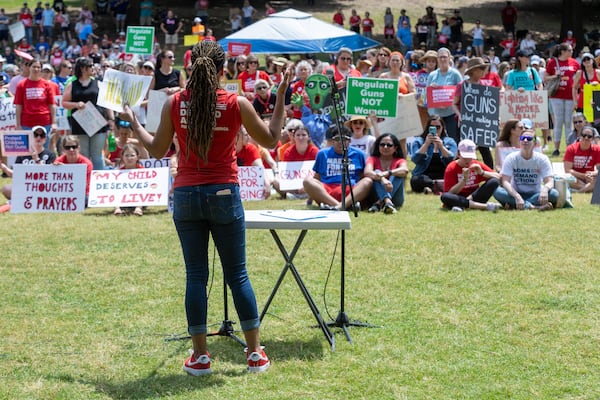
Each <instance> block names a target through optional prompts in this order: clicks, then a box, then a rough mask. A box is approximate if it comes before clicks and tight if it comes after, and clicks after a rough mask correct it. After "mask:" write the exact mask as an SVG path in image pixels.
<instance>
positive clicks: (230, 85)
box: [221, 79, 242, 95]
mask: <svg viewBox="0 0 600 400" xmlns="http://www.w3.org/2000/svg"><path fill="white" fill-rule="evenodd" d="M221 87H222V88H223V89H225V90H226V91H228V92H229V93H237V94H240V95H241V94H242V81H241V80H239V79H224V80H222V81H221Z"/></svg>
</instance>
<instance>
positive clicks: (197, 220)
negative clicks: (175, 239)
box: [173, 184, 260, 335]
mask: <svg viewBox="0 0 600 400" xmlns="http://www.w3.org/2000/svg"><path fill="white" fill-rule="evenodd" d="M227 190H229V191H231V194H225V195H217V194H216V193H217V192H218V191H227ZM173 203H174V210H173V221H174V222H175V228H176V229H177V234H178V235H179V241H180V242H181V248H182V250H183V258H184V260H185V269H186V286H185V312H186V315H187V322H188V332H189V333H190V335H198V334H205V333H206V332H207V328H206V314H207V310H208V299H207V294H206V285H207V283H208V266H209V260H208V240H209V238H210V236H211V234H212V238H213V242H214V243H215V246H216V248H217V251H218V252H219V257H220V259H221V265H222V268H223V276H224V279H225V282H227V285H228V286H229V288H230V289H231V294H232V297H233V302H234V304H235V309H236V311H237V314H238V317H239V319H240V326H241V327H242V330H244V331H248V330H252V329H255V328H258V327H259V326H260V321H259V319H258V307H257V306H256V297H255V296H254V290H253V289H252V285H251V284H250V279H249V278H248V272H247V271H246V222H245V219H244V208H243V207H242V201H241V198H240V191H239V187H238V186H237V185H234V184H218V185H200V186H186V187H178V188H176V189H175V192H174V194H173Z"/></svg>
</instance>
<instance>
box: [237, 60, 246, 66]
mask: <svg viewBox="0 0 600 400" xmlns="http://www.w3.org/2000/svg"><path fill="white" fill-rule="evenodd" d="M245 65H246V63H245V62H244V61H242V62H239V63H237V66H238V67H239V66H245Z"/></svg>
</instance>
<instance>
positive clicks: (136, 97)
mask: <svg viewBox="0 0 600 400" xmlns="http://www.w3.org/2000/svg"><path fill="white" fill-rule="evenodd" d="M150 82H152V77H151V76H145V75H133V74H127V73H125V72H121V71H117V70H115V69H108V70H106V72H105V73H104V78H103V80H102V82H98V88H99V92H98V105H99V106H101V107H104V108H108V109H110V110H113V111H116V112H123V106H124V105H125V104H129V105H130V106H131V107H132V108H133V107H137V106H139V105H140V104H141V103H142V101H143V100H144V98H145V97H146V93H148V88H149V87H150Z"/></svg>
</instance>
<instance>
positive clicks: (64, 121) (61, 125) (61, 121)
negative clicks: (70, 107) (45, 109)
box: [54, 96, 71, 131]
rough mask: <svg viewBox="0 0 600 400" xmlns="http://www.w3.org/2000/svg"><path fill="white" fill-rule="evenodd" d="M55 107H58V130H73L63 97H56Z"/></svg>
mask: <svg viewBox="0 0 600 400" xmlns="http://www.w3.org/2000/svg"><path fill="white" fill-rule="evenodd" d="M54 105H55V106H56V107H55V109H56V129H58V130H59V131H69V130H71V125H70V124H69V118H68V117H67V110H66V109H65V108H64V107H63V105H62V96H54Z"/></svg>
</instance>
